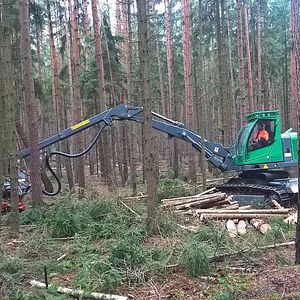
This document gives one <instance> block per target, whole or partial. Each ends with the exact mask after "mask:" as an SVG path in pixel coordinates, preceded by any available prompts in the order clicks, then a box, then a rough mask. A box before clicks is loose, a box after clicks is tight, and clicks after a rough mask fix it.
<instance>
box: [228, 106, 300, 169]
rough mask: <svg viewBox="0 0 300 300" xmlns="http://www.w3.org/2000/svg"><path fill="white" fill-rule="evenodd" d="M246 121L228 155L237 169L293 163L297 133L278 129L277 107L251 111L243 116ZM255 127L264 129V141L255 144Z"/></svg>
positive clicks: (265, 167)
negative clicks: (231, 152) (272, 109)
mask: <svg viewBox="0 0 300 300" xmlns="http://www.w3.org/2000/svg"><path fill="white" fill-rule="evenodd" d="M247 121H248V123H247V124H246V125H244V126H243V127H242V128H241V130H240V132H239V134H238V137H237V141H236V144H235V151H234V154H233V156H232V158H233V161H234V166H235V167H236V168H237V169H240V170H241V171H247V170H259V169H278V168H285V167H290V166H295V165H296V164H297V159H298V157H297V133H295V132H292V130H291V129H289V130H288V131H286V132H284V133H281V132H280V116H279V112H278V111H277V110H275V111H263V112H254V113H252V114H249V115H247ZM259 128H262V129H263V130H265V131H267V133H268V140H264V141H263V142H262V143H260V144H258V145H256V144H254V143H253V140H254V139H255V136H256V135H257V134H258V132H259Z"/></svg>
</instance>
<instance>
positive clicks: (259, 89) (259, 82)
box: [257, 1, 263, 109]
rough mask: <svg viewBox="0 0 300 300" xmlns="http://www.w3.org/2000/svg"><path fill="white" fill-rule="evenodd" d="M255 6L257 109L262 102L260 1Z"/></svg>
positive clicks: (261, 106) (260, 107)
mask: <svg viewBox="0 0 300 300" xmlns="http://www.w3.org/2000/svg"><path fill="white" fill-rule="evenodd" d="M257 5H258V7H257V92H258V93H257V109H262V108H263V103H262V63H261V30H260V29H261V26H260V14H261V7H260V1H259V2H258V4H257Z"/></svg>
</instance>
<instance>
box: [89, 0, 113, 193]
mask: <svg viewBox="0 0 300 300" xmlns="http://www.w3.org/2000/svg"><path fill="white" fill-rule="evenodd" d="M91 4H92V16H93V26H94V37H95V47H96V56H97V73H98V87H99V96H100V109H101V111H104V110H105V108H106V104H105V98H106V97H105V82H104V66H103V52H102V45H101V37H100V28H99V16H98V8H97V3H96V0H91ZM102 148H103V154H104V157H103V161H102V162H103V166H104V170H105V172H104V175H105V177H104V179H105V181H106V183H107V184H108V186H109V187H110V188H112V187H113V181H112V177H111V175H110V174H111V157H110V149H109V140H108V133H107V132H104V133H103V143H102Z"/></svg>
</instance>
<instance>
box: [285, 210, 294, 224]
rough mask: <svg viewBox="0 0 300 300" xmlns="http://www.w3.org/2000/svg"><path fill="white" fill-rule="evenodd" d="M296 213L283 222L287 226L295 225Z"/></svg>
mask: <svg viewBox="0 0 300 300" xmlns="http://www.w3.org/2000/svg"><path fill="white" fill-rule="evenodd" d="M297 218H298V213H297V212H295V213H293V214H292V215H290V216H288V217H287V218H285V219H284V220H283V222H284V223H287V224H297Z"/></svg>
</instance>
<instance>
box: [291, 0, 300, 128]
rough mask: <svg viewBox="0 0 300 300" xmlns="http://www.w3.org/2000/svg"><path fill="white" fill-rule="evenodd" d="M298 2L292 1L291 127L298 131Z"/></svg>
mask: <svg viewBox="0 0 300 300" xmlns="http://www.w3.org/2000/svg"><path fill="white" fill-rule="evenodd" d="M296 5H297V0H291V41H292V47H291V114H290V115H291V120H290V124H291V127H292V128H293V129H294V130H296V128H297V125H298V120H297V112H298V103H299V94H298V78H297V75H299V74H297V57H296V43H297V41H296V27H295V18H296V14H295V10H296Z"/></svg>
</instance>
